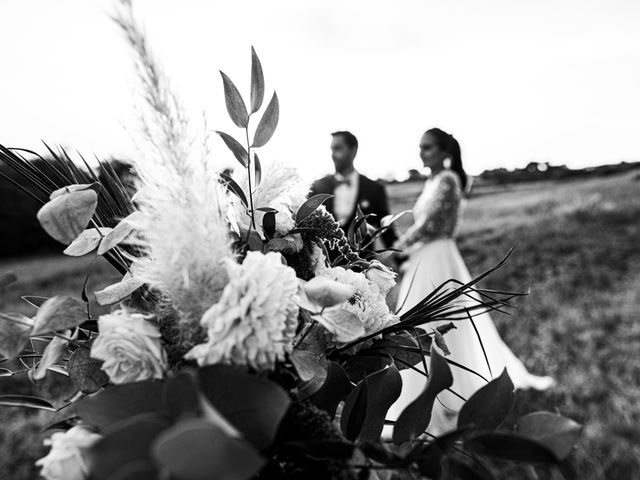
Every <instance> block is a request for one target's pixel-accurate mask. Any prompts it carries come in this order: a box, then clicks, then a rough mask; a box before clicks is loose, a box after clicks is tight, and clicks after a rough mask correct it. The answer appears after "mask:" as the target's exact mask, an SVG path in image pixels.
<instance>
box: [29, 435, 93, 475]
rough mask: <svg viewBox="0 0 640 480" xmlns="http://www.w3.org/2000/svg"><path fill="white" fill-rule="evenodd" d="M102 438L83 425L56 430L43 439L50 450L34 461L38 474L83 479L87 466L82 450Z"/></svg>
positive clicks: (86, 472)
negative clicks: (65, 429)
mask: <svg viewBox="0 0 640 480" xmlns="http://www.w3.org/2000/svg"><path fill="white" fill-rule="evenodd" d="M100 438H102V437H101V436H100V435H98V434H97V433H93V432H90V431H89V430H87V429H86V428H84V427H81V426H76V427H72V428H70V429H69V430H67V431H66V432H56V433H54V434H53V435H51V438H50V439H47V440H45V441H44V444H45V445H50V446H51V450H49V453H48V454H47V456H45V457H42V458H41V459H40V460H38V461H37V462H36V466H38V467H41V470H40V475H42V476H43V477H44V478H45V479H46V480H84V479H86V478H87V476H88V475H89V468H88V467H87V462H86V460H85V457H84V452H85V450H87V449H88V448H90V447H91V446H93V444H94V443H96V442H97V441H98V440H100Z"/></svg>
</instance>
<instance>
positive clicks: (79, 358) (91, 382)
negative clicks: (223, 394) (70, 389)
mask: <svg viewBox="0 0 640 480" xmlns="http://www.w3.org/2000/svg"><path fill="white" fill-rule="evenodd" d="M101 367H102V360H98V359H95V358H92V357H91V351H90V350H89V348H85V347H80V348H77V349H76V350H75V351H74V352H73V353H72V354H71V356H70V357H69V360H68V361H67V372H68V373H69V378H71V381H72V382H73V384H74V385H75V386H76V387H78V389H79V390H80V391H82V392H83V393H94V392H97V391H98V390H99V389H100V388H102V387H103V386H104V385H105V384H106V383H107V382H108V381H109V377H107V374H106V373H105V372H103V371H102V368H101Z"/></svg>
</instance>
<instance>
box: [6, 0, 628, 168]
mask: <svg viewBox="0 0 640 480" xmlns="http://www.w3.org/2000/svg"><path fill="white" fill-rule="evenodd" d="M134 4H135V8H136V12H137V15H138V18H139V20H140V22H141V23H142V24H143V25H144V27H145V29H146V31H147V34H148V38H149V41H150V43H151V46H152V48H153V52H154V55H155V56H156V58H157V59H158V60H159V61H160V62H161V63H162V65H163V67H164V70H165V72H166V73H167V75H168V76H169V77H170V79H171V82H172V86H173V88H174V90H175V91H176V92H177V93H178V94H179V96H180V98H181V100H182V101H183V103H184V104H185V105H186V106H187V108H188V110H189V112H190V114H191V115H192V117H193V119H194V122H201V119H202V112H203V111H206V112H207V116H208V124H209V126H210V128H212V129H216V130H224V131H227V132H228V133H231V134H234V135H239V134H240V133H241V132H240V130H238V129H237V128H236V127H235V126H234V125H233V123H232V122H231V121H230V120H229V119H228V116H227V114H226V111H225V107H224V97H223V91H222V81H221V79H220V75H219V73H218V70H223V71H224V72H225V73H226V74H227V75H229V76H230V77H231V79H232V80H233V81H234V82H235V83H236V85H238V87H239V89H240V91H241V92H242V93H243V95H245V98H246V99H247V100H248V93H249V78H250V48H251V45H253V46H255V48H256V51H257V52H258V55H259V56H260V59H261V61H262V65H263V69H264V73H265V78H266V87H267V96H268V97H267V100H268V98H269V97H270V95H271V92H272V91H273V90H274V89H275V90H277V92H278V97H279V100H280V123H279V126H278V129H277V131H276V133H275V136H274V137H273V140H272V141H271V142H269V143H268V144H267V146H266V147H264V148H262V155H261V158H262V159H263V161H264V160H265V159H266V160H269V159H278V160H282V161H285V162H287V163H291V164H294V165H296V166H298V167H299V169H300V170H301V172H302V174H303V175H304V177H305V178H313V177H317V176H319V175H322V174H324V173H328V172H329V171H330V170H331V168H332V164H331V158H330V150H329V143H330V132H332V131H335V130H342V129H348V130H351V131H352V132H353V133H355V134H356V136H357V137H358V139H359V141H360V150H359V154H358V158H357V168H358V169H359V170H360V171H362V172H364V173H365V174H367V175H369V176H371V177H374V178H375V177H389V176H395V177H398V178H402V177H404V176H406V172H407V170H408V169H410V168H420V162H419V158H418V148H417V147H418V142H419V138H420V135H421V133H422V132H423V131H424V130H426V129H428V128H430V127H433V126H438V127H440V128H443V129H445V130H447V131H449V132H451V133H453V134H454V135H455V136H456V138H458V140H459V141H460V143H461V145H462V150H463V160H464V162H465V166H466V168H467V170H468V171H469V172H471V173H473V174H477V173H480V172H481V171H483V170H485V169H489V168H496V167H506V168H515V167H520V166H523V165H525V164H526V163H527V162H529V161H549V162H551V163H552V164H567V165H569V166H570V167H575V168H577V167H583V166H590V165H597V164H602V163H613V162H619V161H622V160H640V144H639V142H638V140H639V139H640V121H639V120H640V119H639V113H640V2H638V1H637V0H601V1H600V0H598V1H595V0H537V1H516V0H483V1H477V0H446V1H445V0H441V1H435V0H396V1H393V2H392V1H378V0H350V1H347V0H341V1H335V0H304V1H301V0H271V1H264V0H233V1H231V0H227V1H224V2H221V1H212V0H135V1H134ZM114 5H115V0H108V1H107V0H0V22H1V27H0V60H1V61H2V70H3V73H2V75H0V143H2V144H3V145H5V146H11V147H25V148H32V149H41V148H42V147H41V145H42V144H41V140H45V141H47V142H48V143H52V144H60V145H64V146H66V147H69V148H71V149H75V150H78V151H80V152H82V153H83V154H84V155H85V156H91V155H92V154H96V155H98V156H100V157H110V156H121V157H126V156H128V155H131V154H132V153H133V152H134V148H133V142H132V139H131V135H132V132H135V127H136V122H135V118H134V108H133V106H134V105H135V104H136V103H138V102H139V95H140V92H139V89H138V86H137V83H136V78H135V74H134V69H133V63H132V58H133V57H132V55H131V54H130V52H129V50H128V47H127V46H126V44H125V42H124V40H123V38H122V36H121V34H120V32H119V31H118V30H117V28H116V27H115V25H114V24H113V22H112V21H111V20H110V18H109V13H111V12H113V11H114ZM267 100H265V105H266V103H267ZM256 123H257V122H256ZM212 152H213V155H214V156H215V158H216V160H217V161H219V162H221V163H232V162H233V159H232V156H231V154H230V153H229V152H228V151H227V150H226V148H225V146H224V144H223V143H222V141H220V140H219V139H217V138H216V139H213V140H212Z"/></svg>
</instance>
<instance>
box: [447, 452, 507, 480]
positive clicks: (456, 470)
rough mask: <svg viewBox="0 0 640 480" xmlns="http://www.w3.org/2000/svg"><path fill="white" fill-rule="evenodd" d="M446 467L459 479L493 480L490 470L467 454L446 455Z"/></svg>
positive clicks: (450, 473)
mask: <svg viewBox="0 0 640 480" xmlns="http://www.w3.org/2000/svg"><path fill="white" fill-rule="evenodd" d="M446 462H447V469H448V472H449V475H451V477H452V478H456V479H459V480H494V478H495V477H494V476H493V474H492V473H491V471H490V470H489V469H488V468H487V467H486V466H485V465H484V464H483V463H481V462H480V461H479V460H477V459H475V458H473V457H471V456H468V455H455V456H454V455H448V456H447V460H446Z"/></svg>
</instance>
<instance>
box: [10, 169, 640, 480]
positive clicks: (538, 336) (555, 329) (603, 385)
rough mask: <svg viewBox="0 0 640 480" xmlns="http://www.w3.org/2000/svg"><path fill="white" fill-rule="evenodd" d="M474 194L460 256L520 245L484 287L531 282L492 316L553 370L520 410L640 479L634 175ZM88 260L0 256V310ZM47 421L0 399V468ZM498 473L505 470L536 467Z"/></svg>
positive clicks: (52, 288)
mask: <svg viewBox="0 0 640 480" xmlns="http://www.w3.org/2000/svg"><path fill="white" fill-rule="evenodd" d="M420 188H421V185H419V184H413V185H406V184H405V185H392V186H391V187H390V188H389V194H390V198H391V201H392V205H393V209H394V211H400V210H403V209H405V208H410V207H411V205H412V203H413V201H414V200H415V197H416V196H417V195H418V193H419V191H420ZM474 193H476V192H474ZM477 193H478V195H477V196H475V195H474V197H472V198H471V199H470V200H469V201H468V203H467V205H466V208H465V213H464V223H463V227H462V231H461V235H460V240H459V245H460V248H461V251H462V253H463V256H464V258H465V260H466V261H467V264H468V266H469V269H470V270H471V272H472V273H474V274H479V273H481V272H483V271H485V270H487V269H488V268H490V267H491V266H493V265H494V264H495V263H496V262H497V261H499V260H500V259H501V258H502V257H503V256H504V254H505V253H506V252H507V251H508V250H509V248H511V247H512V246H514V245H515V246H516V251H515V253H514V255H513V256H512V258H511V260H510V261H509V262H508V263H507V265H505V266H504V267H503V268H502V269H501V270H500V271H498V272H496V273H495V274H494V275H493V276H492V277H490V278H489V279H488V280H487V281H486V282H485V284H484V286H486V287H490V288H491V287H492V288H506V289H510V290H526V289H528V288H530V289H531V294H530V295H529V296H528V297H525V298H523V299H521V300H519V301H518V302H517V306H518V310H517V311H516V312H515V313H514V315H513V316H509V317H507V316H501V317H496V318H495V321H496V324H497V325H498V328H499V330H500V332H501V334H502V335H503V337H504V339H505V340H506V342H507V344H508V345H510V346H511V348H512V349H513V351H514V352H515V353H516V354H517V355H518V356H519V357H520V358H521V359H522V360H523V361H524V362H525V363H526V365H527V366H528V367H529V368H530V369H531V370H532V371H533V372H536V373H540V374H549V375H553V376H554V377H555V378H556V379H557V380H558V386H557V387H556V388H555V389H553V390H552V391H550V392H544V393H531V392H520V393H519V394H518V404H517V407H516V410H517V413H524V412H528V411H532V410H539V409H544V410H551V411H558V412H559V413H562V414H563V415H566V416H569V417H572V418H574V419H576V420H577V421H579V422H581V423H583V424H584V425H585V430H584V438H583V440H582V442H581V444H580V446H579V448H578V450H577V451H576V453H575V455H574V463H575V468H576V470H577V472H578V478H581V479H598V480H599V479H603V480H604V479H606V480H609V479H633V478H640V431H639V430H638V425H639V424H640V361H639V359H638V353H639V352H640V321H639V320H640V319H639V318H638V317H639V314H638V311H639V309H640V177H639V175H638V174H637V173H635V174H627V175H624V176H611V177H603V178H598V179H590V180H579V181H573V182H564V183H539V184H525V185H518V186H514V187H510V188H509V189H508V190H505V191H503V192H494V193H491V194H482V193H483V192H481V191H479V192H477ZM405 225H406V221H405ZM86 266H87V260H85V259H75V260H64V259H61V258H46V259H29V260H17V261H14V262H11V263H5V264H0V271H6V270H13V271H14V272H15V273H16V274H18V276H19V277H20V278H21V280H20V283H18V284H17V285H14V286H13V287H12V288H11V289H10V290H9V291H8V292H6V294H5V296H4V298H3V299H1V300H0V311H11V310H17V309H20V310H22V311H24V312H25V313H27V312H28V310H29V307H28V305H26V304H24V302H22V301H21V300H19V296H20V295H21V294H30V295H43V296H47V295H50V294H53V293H54V292H55V293H60V291H61V290H62V291H65V292H67V293H71V294H75V295H77V294H78V292H79V291H80V288H81V285H82V282H83V280H84V276H83V273H82V272H83V271H84V269H85V267H86ZM97 270H98V272H97V273H96V275H95V276H94V277H93V278H96V279H99V281H97V282H96V283H95V284H94V285H93V287H94V288H99V287H100V286H101V285H104V284H107V283H109V279H106V278H105V276H111V280H113V279H114V278H115V276H113V274H111V273H110V270H109V267H108V266H106V265H98V267H97ZM14 385H15V387H14ZM17 387H19V388H21V389H24V388H26V387H25V385H24V383H20V384H16V382H15V379H12V378H8V377H5V378H2V377H0V392H1V393H7V392H8V391H12V389H14V388H17ZM44 388H47V386H46V385H45V386H44ZM47 420H48V417H47V415H45V414H37V415H32V414H28V413H24V412H21V411H19V410H17V409H9V408H5V409H0V421H2V424H3V427H2V429H0V477H2V478H12V479H31V478H35V476H36V474H35V471H34V469H33V468H32V467H31V461H32V459H35V458H37V457H38V456H40V454H41V453H42V449H41V448H40V446H39V445H40V438H39V436H38V431H39V429H40V428H41V427H42V425H43V424H44V422H46V421H47ZM20 465H21V466H20ZM8 472H11V474H9V476H6V475H7V473H8ZM502 472H503V474H502V475H501V478H505V479H507V478H535V477H534V476H532V474H531V473H528V474H527V475H529V476H528V477H525V476H524V475H525V473H523V472H514V471H513V470H507V469H504V468H503V469H502ZM539 474H540V478H553V476H552V475H551V474H550V473H548V472H544V471H542V472H539Z"/></svg>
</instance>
